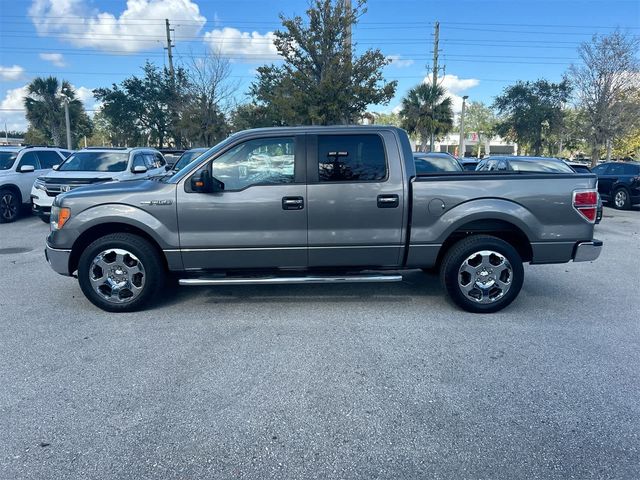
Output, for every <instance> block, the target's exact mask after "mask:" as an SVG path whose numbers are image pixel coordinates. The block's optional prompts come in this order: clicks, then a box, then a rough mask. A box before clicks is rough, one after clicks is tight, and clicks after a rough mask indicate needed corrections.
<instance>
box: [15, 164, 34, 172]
mask: <svg viewBox="0 0 640 480" xmlns="http://www.w3.org/2000/svg"><path fill="white" fill-rule="evenodd" d="M18 171H19V172H20V173H30V172H34V171H35V167H34V166H33V165H22V166H21V167H20V168H19V169H18Z"/></svg>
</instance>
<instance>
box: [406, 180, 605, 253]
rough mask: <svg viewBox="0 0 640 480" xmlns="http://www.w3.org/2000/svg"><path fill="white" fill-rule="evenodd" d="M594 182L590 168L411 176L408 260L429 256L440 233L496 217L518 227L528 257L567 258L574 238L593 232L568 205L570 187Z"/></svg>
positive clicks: (440, 240) (439, 240)
mask: <svg viewBox="0 0 640 480" xmlns="http://www.w3.org/2000/svg"><path fill="white" fill-rule="evenodd" d="M595 185H596V176H595V175H590V174H585V175H580V174H567V175H564V174H547V175H529V174H483V173H472V174H468V173H467V174H465V173H463V174H452V175H443V176H433V177H419V178H416V179H415V180H414V181H413V183H412V191H413V209H412V217H411V235H410V251H409V255H408V263H409V264H410V265H411V264H413V265H423V264H425V262H426V264H431V263H432V262H435V257H436V256H437V253H438V251H439V248H440V246H441V245H442V244H443V243H444V242H445V241H446V239H447V238H448V237H449V236H450V235H451V234H452V233H453V232H455V231H456V230H458V229H460V228H462V227H463V226H464V225H465V224H467V223H469V222H471V221H476V220H502V221H506V222H509V223H511V224H513V225H515V226H516V227H518V228H519V229H520V230H521V231H522V232H523V233H524V234H525V235H526V236H527V238H528V239H529V241H530V242H531V244H532V248H533V250H534V260H533V261H534V263H538V262H539V263H544V262H547V261H553V262H555V261H568V260H570V258H571V252H572V251H573V247H574V245H575V243H576V242H578V241H588V240H591V239H592V237H593V224H590V223H589V222H587V221H586V220H584V219H583V218H582V217H581V216H580V214H579V213H578V212H576V211H575V210H574V208H573V206H572V193H573V191H574V190H576V189H584V188H594V187H595ZM536 251H537V252H538V255H536ZM545 252H551V254H548V253H545ZM565 257H567V258H565Z"/></svg>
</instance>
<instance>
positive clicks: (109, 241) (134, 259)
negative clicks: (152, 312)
mask: <svg viewBox="0 0 640 480" xmlns="http://www.w3.org/2000/svg"><path fill="white" fill-rule="evenodd" d="M109 250H113V251H115V250H117V251H126V252H127V253H128V254H129V256H126V255H125V256H124V257H125V260H123V261H122V262H121V261H120V260H115V253H114V256H112V258H114V260H113V261H112V263H113V265H114V267H112V268H113V269H115V270H112V271H111V273H113V274H114V275H116V274H123V273H124V272H123V270H124V268H122V269H120V268H119V264H120V263H122V264H124V263H125V261H129V262H131V263H132V264H133V267H135V268H138V269H140V264H141V266H142V271H143V274H142V277H141V280H140V281H136V283H137V284H138V288H135V289H134V288H130V289H129V292H133V291H134V290H135V291H136V293H135V294H134V293H131V297H129V298H124V299H121V298H120V296H121V293H120V292H119V293H118V294H117V297H116V294H114V293H113V291H111V290H110V289H109V288H108V286H107V282H110V280H108V279H106V278H104V277H105V275H107V272H104V271H102V267H101V266H99V265H95V264H94V260H96V259H97V258H98V256H99V255H101V253H104V252H108V251H109ZM111 253H113V252H111ZM111 253H108V254H107V255H104V256H102V257H101V258H102V259H107V258H108V255H110V254H111ZM127 259H128V260H127ZM103 261H104V260H103ZM109 261H110V262H111V260H109ZM136 264H138V267H136ZM102 265H104V263H102ZM110 265H111V263H109V264H108V265H105V266H110ZM129 266H131V265H129ZM92 267H93V271H90V270H91V268H92ZM125 268H126V267H125ZM96 269H97V270H98V271H99V274H98V275H96V273H95V272H96ZM127 270H128V269H127ZM90 275H91V276H92V277H99V279H104V282H103V284H102V286H101V287H100V288H102V287H105V288H103V290H101V292H103V293H98V291H97V289H96V288H94V284H93V283H92V280H91V278H90ZM124 275H127V274H126V273H125V274H124ZM135 275H138V274H135ZM165 277H166V272H165V268H164V264H163V262H162V259H161V257H160V254H159V252H158V250H157V249H156V248H155V247H154V246H153V245H151V243H149V242H148V241H147V240H146V239H144V238H142V237H140V236H138V235H134V234H130V233H112V234H109V235H105V236H104V237H100V238H98V239H97V240H95V241H94V242H92V243H91V244H90V245H89V246H88V247H87V248H85V250H84V252H82V255H81V256H80V260H79V262H78V282H79V283H80V288H81V289H82V292H83V293H84V295H85V296H86V297H87V299H88V300H89V301H90V302H91V303H93V304H94V305H95V306H97V307H98V308H101V309H102V310H106V311H108V312H133V311H137V310H141V309H142V308H143V307H145V306H146V305H148V304H150V303H151V302H153V301H154V300H155V299H156V298H157V297H158V295H159V294H160V292H161V291H162V287H163V286H164V283H165ZM108 278H109V279H110V277H108ZM121 278H122V277H121ZM127 278H128V277H127ZM98 281H101V280H98ZM127 281H128V282H129V283H128V285H132V284H133V283H134V280H133V276H132V279H131V280H124V281H123V283H125V284H126V282H127ZM122 291H123V292H126V291H127V288H125V289H123V290H122ZM105 292H106V293H105ZM107 297H110V298H111V300H109V299H107Z"/></svg>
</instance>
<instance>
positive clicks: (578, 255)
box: [573, 240, 602, 262]
mask: <svg viewBox="0 0 640 480" xmlns="http://www.w3.org/2000/svg"><path fill="white" fill-rule="evenodd" d="M601 251H602V241H601V240H593V241H591V242H580V243H578V244H577V245H576V249H575V250H574V252H573V261H574V262H592V261H593V260H595V259H596V258H598V257H599V256H600V252H601Z"/></svg>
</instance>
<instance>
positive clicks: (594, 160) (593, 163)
mask: <svg viewBox="0 0 640 480" xmlns="http://www.w3.org/2000/svg"><path fill="white" fill-rule="evenodd" d="M598 157H599V155H598V142H595V141H594V142H593V143H592V144H591V168H593V167H595V166H596V165H598Z"/></svg>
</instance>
